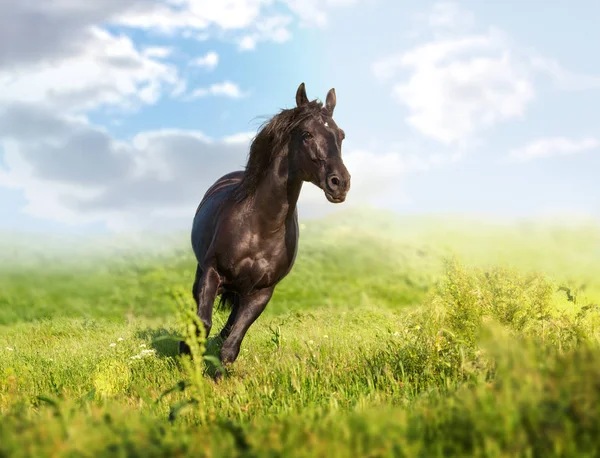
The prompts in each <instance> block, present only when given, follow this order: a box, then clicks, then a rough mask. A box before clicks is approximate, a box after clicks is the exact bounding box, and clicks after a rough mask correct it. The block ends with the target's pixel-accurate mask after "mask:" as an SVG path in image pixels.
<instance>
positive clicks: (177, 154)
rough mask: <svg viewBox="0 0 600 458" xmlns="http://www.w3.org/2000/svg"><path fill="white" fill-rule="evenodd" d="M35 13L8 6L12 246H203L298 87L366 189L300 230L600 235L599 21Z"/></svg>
mask: <svg viewBox="0 0 600 458" xmlns="http://www.w3.org/2000/svg"><path fill="white" fill-rule="evenodd" d="M20 3H23V2H20ZM34 3H35V2H28V3H27V4H25V5H20V4H18V3H13V4H8V3H6V4H3V5H2V6H0V17H1V18H3V19H0V30H2V31H1V32H0V107H1V108H0V229H13V230H14V229H16V230H45V231H48V230H51V231H72V230H75V231H81V230H83V231H90V230H94V231H97V230H100V231H103V230H107V229H108V230H129V229H132V228H136V227H144V228H150V229H154V228H156V229H159V228H160V229H163V228H165V227H167V228H170V227H187V226H188V225H189V223H190V220H191V216H192V215H193V210H194V209H195V207H196V205H197V203H198V201H199V200H200V199H201V197H202V195H203V193H204V191H205V189H206V188H207V187H208V186H209V185H210V184H211V183H212V182H213V181H214V180H215V179H217V178H218V177H219V176H220V175H221V174H223V173H226V172H228V171H230V170H232V169H239V168H241V167H242V166H243V165H244V162H245V159H246V154H247V147H248V139H249V137H250V136H251V135H252V134H254V133H255V132H256V129H257V128H258V126H259V125H260V123H261V122H262V121H263V120H264V119H265V118H264V117H265V116H270V115H273V114H275V113H276V112H277V111H278V110H279V109H281V108H289V107H292V106H293V104H294V94H295V91H296V89H297V87H298V85H299V84H300V83H301V82H305V83H306V87H307V91H308V95H309V97H310V98H317V97H318V98H320V99H321V100H323V99H324V98H325V94H326V93H327V91H328V90H329V89H330V88H331V87H335V89H336V92H337V96H338V104H337V108H336V115H335V119H336V122H337V123H338V124H339V125H340V126H341V127H342V128H344V130H345V132H346V134H347V140H346V141H345V144H344V150H343V155H344V158H345V161H346V164H347V166H348V168H349V170H350V172H351V174H352V177H353V185H352V190H351V192H350V194H349V196H348V200H347V201H346V203H344V204H342V205H338V206H335V205H332V204H329V203H328V202H327V201H326V199H325V197H324V196H323V195H322V192H320V191H318V190H317V189H316V188H314V186H312V185H310V184H309V185H307V186H305V188H304V189H303V194H302V197H301V201H300V204H299V205H300V214H301V217H312V216H318V215H321V214H324V213H328V212H333V211H340V210H343V209H346V208H350V207H352V206H353V205H361V204H364V203H369V204H372V205H376V206H380V207H383V208H389V209H392V210H395V211H398V212H401V213H407V214H412V213H446V214H447V213H451V214H478V215H486V216H493V217H503V218H512V217H537V216H545V215H556V214H562V215H565V214H568V215H569V217H570V216H572V215H573V214H575V215H583V216H586V217H594V218H600V184H599V181H598V178H597V177H598V175H599V172H600V134H599V125H598V124H599V123H598V119H600V103H599V102H600V62H599V61H598V59H595V58H594V56H595V53H596V48H597V44H598V43H600V29H598V27H597V24H598V23H599V21H600V5H599V4H598V3H597V2H593V1H587V2H586V1H583V0H582V1H579V2H577V3H574V2H573V3H571V5H569V3H568V2H559V1H549V2H540V1H533V0H529V1H525V0H520V1H511V0H506V1H502V2H500V1H495V2H491V1H490V2H482V1H464V2H399V1H396V0H392V1H387V0H354V1H352V0H328V1H323V2H317V1H313V0H307V1H299V0H280V1H271V0H227V1H223V2H218V3H217V2H214V1H213V2H210V1H208V0H185V1H182V2H178V6H177V7H176V6H174V5H175V3H174V2H172V1H170V0H123V1H122V2H115V1H114V0H97V3H94V4H92V3H89V4H87V6H86V5H85V4H81V5H76V4H74V3H71V2H64V1H62V0H45V1H44V2H42V1H41V0H40V1H39V3H38V5H34ZM3 21H7V23H10V22H15V21H19V23H20V24H23V26H22V27H19V29H18V30H17V29H16V28H14V27H8V26H3ZM28 21H29V22H28ZM28 24H29V25H30V26H29V27H28ZM28 30H29V31H31V30H39V33H37V34H33V33H30V32H28ZM194 94H195V95H194Z"/></svg>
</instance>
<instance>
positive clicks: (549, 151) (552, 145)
mask: <svg viewBox="0 0 600 458" xmlns="http://www.w3.org/2000/svg"><path fill="white" fill-rule="evenodd" d="M598 147H600V141H599V140H598V139H597V138H594V137H585V138H581V139H579V140H577V139H571V138H566V137H551V138H540V139H537V140H534V141H532V142H531V143H529V144H527V145H525V146H523V147H521V148H516V149H514V150H512V151H511V152H510V153H509V158H510V159H512V160H515V161H520V162H525V161H531V160H534V159H541V158H546V157H553V156H569V155H573V154H578V153H583V152H586V151H591V150H595V149H598Z"/></svg>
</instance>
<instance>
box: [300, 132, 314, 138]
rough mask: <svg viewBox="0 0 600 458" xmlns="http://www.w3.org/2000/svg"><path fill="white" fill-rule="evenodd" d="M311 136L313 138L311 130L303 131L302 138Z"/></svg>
mask: <svg viewBox="0 0 600 458" xmlns="http://www.w3.org/2000/svg"><path fill="white" fill-rule="evenodd" d="M310 138H312V134H311V133H310V132H306V131H304V132H302V139H303V140H308V139H310Z"/></svg>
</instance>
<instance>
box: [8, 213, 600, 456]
mask: <svg viewBox="0 0 600 458" xmlns="http://www.w3.org/2000/svg"><path fill="white" fill-rule="evenodd" d="M29 240H32V238H31V237H28V236H25V235H20V236H8V235H7V236H5V237H3V240H2V241H1V242H0V253H1V256H2V263H1V265H0V356H1V357H0V413H1V414H2V419H1V420H0V457H8V456H35V457H46V456H52V457H75V456H77V457H79V456H90V457H91V456H140V457H153V456H157V457H158V456H161V457H162V456H195V457H221V456H223V457H234V456H240V457H258V456H261V457H262V456H270V457H278V456H285V457H384V456H390V457H391V456H394V457H415V456H424V457H425V456H426V457H431V456H490V457H497V456H498V457H499V456H530V457H534V456H535V457H538V456H539V457H550V456H568V457H574V456H578V457H585V456H590V457H591V456H597V454H598V450H600V448H599V446H600V341H599V337H600V313H599V311H600V309H599V307H598V304H600V226H598V225H597V224H592V223H585V224H584V223H581V224H556V223H552V224H550V223H541V222H527V223H525V222H523V223H518V224H517V223H515V224H511V225H508V224H492V223H483V222H481V221H476V220H466V219H451V218H441V217H440V218H434V217H421V218H417V217H411V218H401V217H395V216H391V215H388V214H385V213H380V212H375V211H365V210H363V211H360V212H348V213H346V214H344V215H341V216H336V217H330V218H326V219H323V220H317V221H304V222H303V224H302V229H301V246H300V252H299V256H298V260H297V264H296V266H295V268H294V270H293V271H292V273H291V274H290V275H289V277H288V278H286V280H285V281H284V282H283V283H282V284H281V285H280V286H279V287H278V289H277V291H276V294H275V296H274V298H273V300H272V301H271V303H270V304H269V306H268V308H267V310H266V311H265V313H264V314H263V315H262V316H261V317H260V319H259V320H258V321H257V322H256V323H255V324H254V325H253V326H252V328H251V329H250V331H249V333H248V335H247V337H246V339H245V340H244V342H243V344H242V350H241V353H240V357H239V358H238V360H237V362H236V363H235V365H234V366H233V368H232V369H231V371H230V373H229V375H228V376H227V377H226V378H225V379H223V380H222V381H221V382H219V383H214V382H213V381H212V379H211V378H210V377H209V376H208V375H207V374H206V373H205V372H207V371H208V372H210V370H211V369H212V366H213V364H214V360H213V359H212V358H211V357H210V356H211V355H214V354H216V352H217V350H218V342H216V341H215V340H214V339H212V338H210V339H209V340H208V342H202V341H199V342H191V340H190V343H193V344H194V350H195V351H198V352H201V351H202V350H203V347H204V345H206V346H207V347H208V351H207V355H208V356H207V358H205V359H204V360H203V359H202V358H197V359H195V360H194V362H191V361H190V360H188V359H187V358H181V357H180V356H179V355H178V351H177V341H176V339H177V338H178V336H181V337H187V338H188V339H189V335H188V332H187V329H188V326H187V325H188V324H189V323H190V321H189V320H190V319H191V318H190V317H189V308H190V307H192V306H193V302H192V299H191V297H190V293H189V291H190V288H191V282H192V278H193V274H194V268H195V265H194V261H193V257H192V254H191V250H190V248H189V244H188V234H187V232H184V233H181V234H170V235H168V236H167V235H162V236H160V237H158V238H153V237H152V236H150V235H149V234H140V235H138V236H135V237H133V236H129V237H124V236H121V237H116V236H115V237H104V238H100V237H96V238H88V239H75V238H63V239H62V240H60V239H55V240H50V239H48V240H44V241H43V242H39V241H38V243H37V245H30V244H29ZM225 318H226V317H225V316H224V315H221V314H216V316H215V319H214V322H215V325H214V327H213V329H214V331H213V333H217V332H218V331H219V330H220V327H221V325H222V323H223V322H224V320H225Z"/></svg>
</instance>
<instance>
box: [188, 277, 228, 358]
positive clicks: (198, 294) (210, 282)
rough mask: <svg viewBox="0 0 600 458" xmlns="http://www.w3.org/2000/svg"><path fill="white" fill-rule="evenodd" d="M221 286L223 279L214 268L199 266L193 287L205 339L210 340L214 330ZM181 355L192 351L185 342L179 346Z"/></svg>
mask: <svg viewBox="0 0 600 458" xmlns="http://www.w3.org/2000/svg"><path fill="white" fill-rule="evenodd" d="M220 284H221V278H220V277H219V274H218V273H217V271H216V270H215V269H214V268H213V267H208V268H206V269H202V268H200V266H198V268H197V270H196V279H195V280H194V285H193V286H192V293H193V294H194V300H195V301H196V304H197V307H198V308H197V314H198V318H200V321H202V324H203V325H204V332H205V334H204V335H205V337H206V338H208V335H209V334H210V330H211V328H212V312H213V306H214V302H215V298H216V297H217V292H218V290H219V286H220ZM179 351H180V353H189V352H190V349H189V347H188V345H187V344H186V343H185V342H180V344H179Z"/></svg>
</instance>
